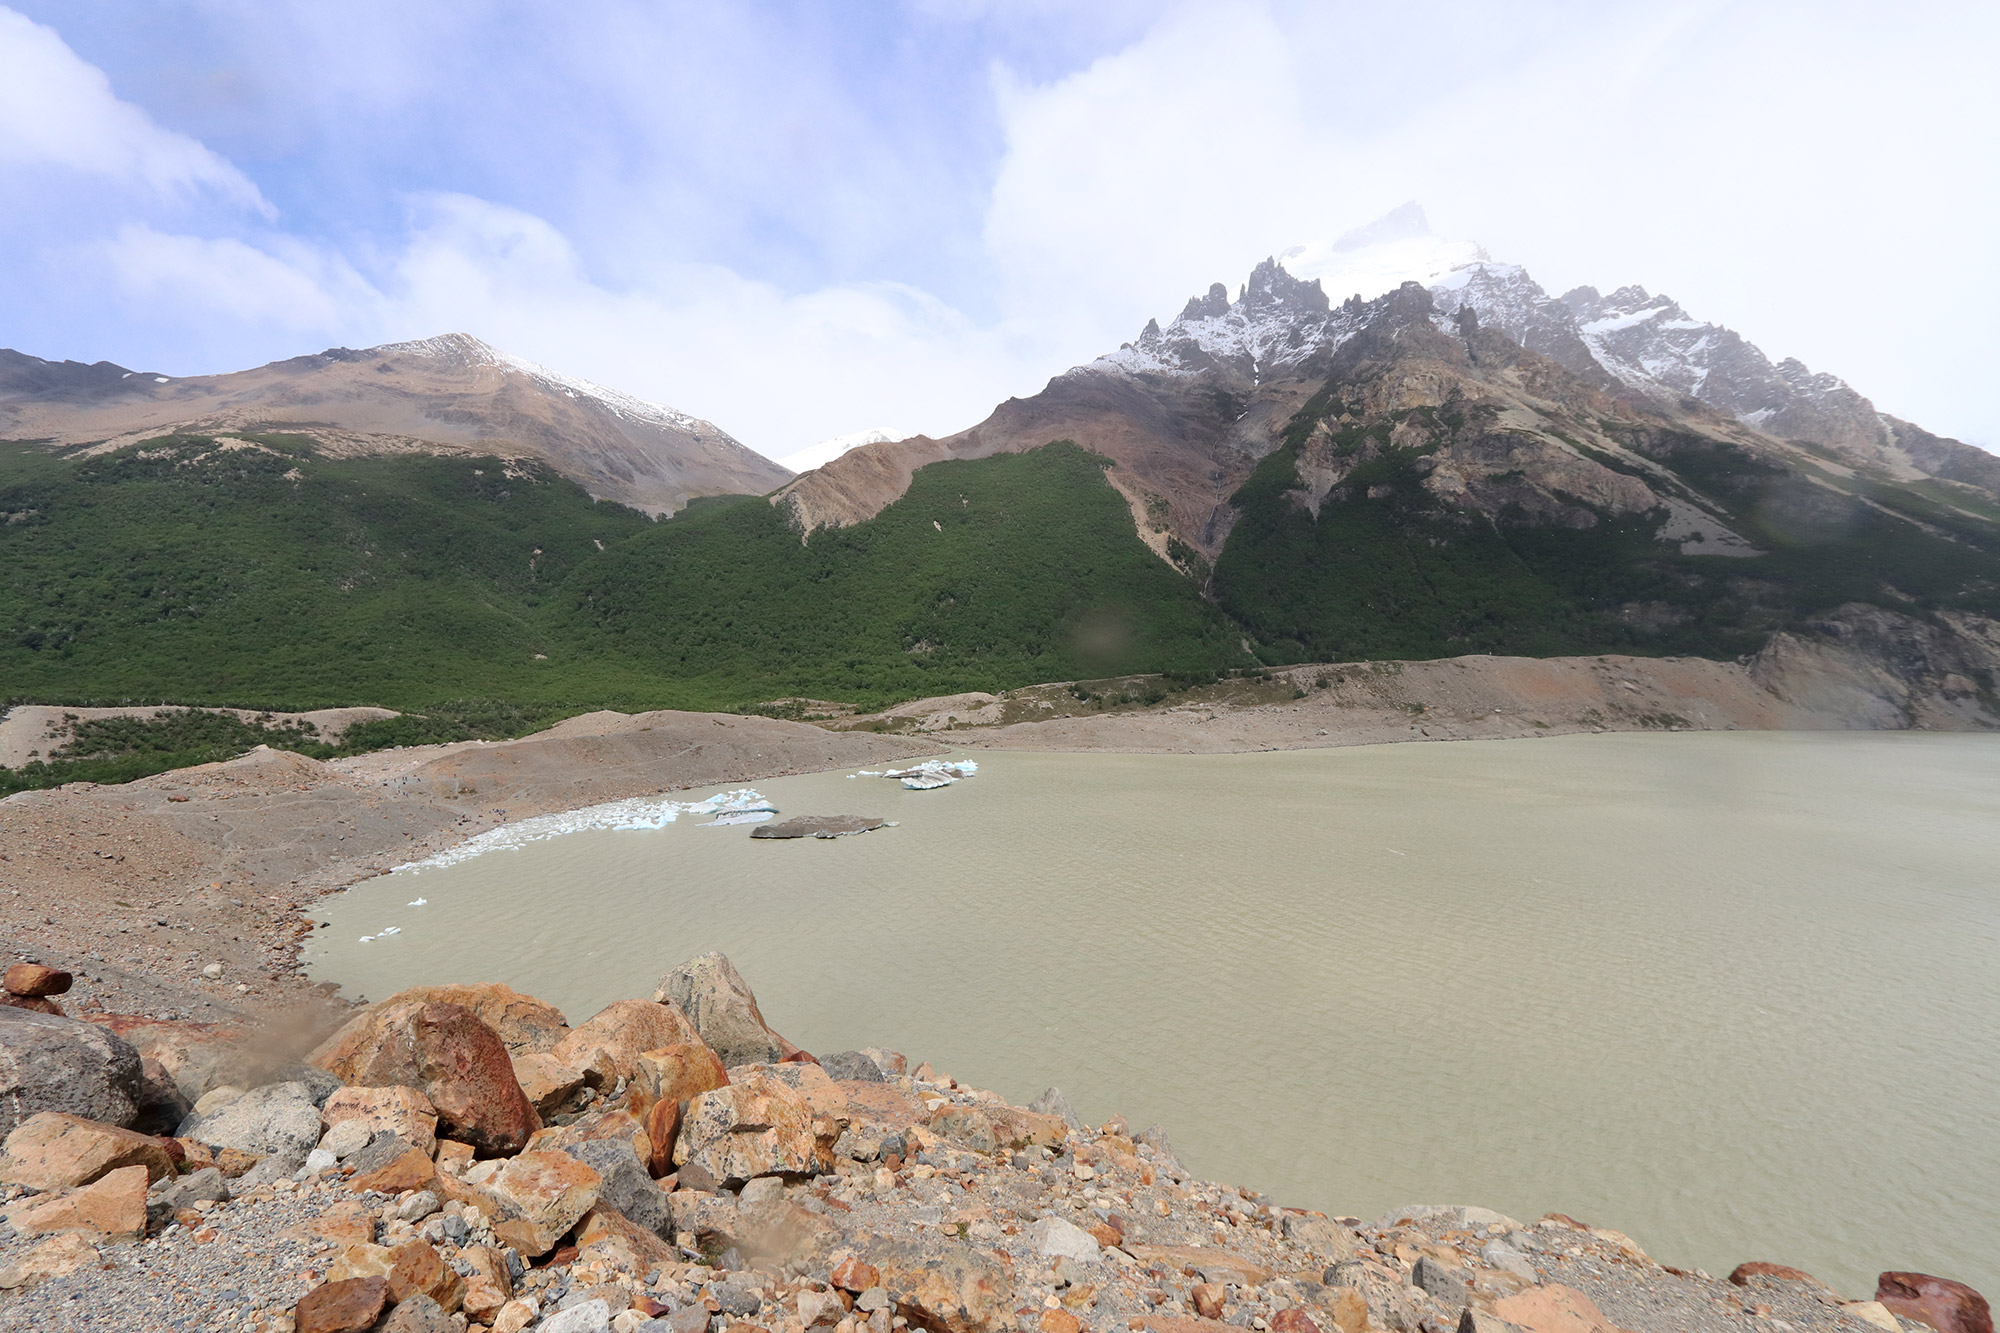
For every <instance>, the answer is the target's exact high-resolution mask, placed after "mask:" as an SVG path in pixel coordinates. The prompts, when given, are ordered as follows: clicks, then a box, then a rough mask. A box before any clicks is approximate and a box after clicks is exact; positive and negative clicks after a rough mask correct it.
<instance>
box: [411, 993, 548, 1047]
mask: <svg viewBox="0 0 2000 1333" xmlns="http://www.w3.org/2000/svg"><path fill="white" fill-rule="evenodd" d="M402 1000H421V1001H427V1002H430V1003H433V1004H455V1005H458V1006H459V1007H461V1008H464V1009H470V1010H471V1011H472V1012H473V1013H475V1014H478V1015H479V1021H480V1022H482V1023H484V1024H486V1026H487V1027H490V1028H492V1029H493V1030H494V1031H495V1032H497V1033H499V1034H500V1040H501V1041H502V1042H503V1043H504V1044H505V1045H506V1047H507V1053H508V1054H509V1055H526V1054H528V1053H529V1052H531V1051H552V1050H554V1049H555V1047H556V1043H558V1042H560V1041H561V1040H562V1039H563V1038H564V1037H567V1036H568V1035H569V1020H567V1019H565V1018H564V1017H563V1014H562V1010H560V1009H558V1008H556V1007H555V1006H554V1005H552V1004H544V1003H543V1002H542V1001H540V1000H538V999H536V998H535V997H534V996H532V995H523V994H521V992H519V991H517V990H514V989H513V988H511V987H508V986H502V985H500V984H499V983H498V982H487V983H485V984H482V985H477V986H412V987H410V989H408V990H405V991H397V992H396V993H395V994H394V995H391V996H390V997H389V998H388V999H387V1000H384V1001H383V1003H384V1004H395V1003H397V1002H398V1001H402Z"/></svg>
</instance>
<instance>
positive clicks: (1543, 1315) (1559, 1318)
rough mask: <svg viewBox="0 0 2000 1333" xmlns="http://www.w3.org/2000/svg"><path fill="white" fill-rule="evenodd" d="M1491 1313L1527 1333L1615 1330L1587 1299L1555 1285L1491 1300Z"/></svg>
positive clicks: (1603, 1331) (1588, 1298) (1573, 1291)
mask: <svg viewBox="0 0 2000 1333" xmlns="http://www.w3.org/2000/svg"><path fill="white" fill-rule="evenodd" d="M1493 1313H1495V1314H1496V1315H1498V1316H1499V1317H1500V1318H1502V1319H1504V1320H1506V1321H1507V1322H1508V1323H1510V1324H1512V1325H1514V1326H1515V1327H1516V1328H1523V1329H1527V1330H1528V1331H1529V1333H1616V1327H1617V1326H1616V1325H1614V1324H1613V1323H1612V1322H1611V1321H1610V1320H1609V1319H1606V1318H1605V1317H1604V1312H1603V1311H1602V1310H1599V1309H1598V1308H1597V1303H1596V1302H1595V1301H1593V1300H1591V1299H1590V1297H1588V1296H1586V1295H1584V1294H1583V1293H1582V1292H1580V1291H1578V1290H1577V1289H1576V1288H1574V1287H1565V1286H1563V1285H1562V1284H1561V1283H1557V1282H1551V1283H1548V1284H1546V1285H1544V1286H1540V1287H1530V1288H1528V1289H1527V1290H1526V1291H1520V1292H1516V1293H1514V1294H1513V1295H1512V1296H1508V1297H1506V1298H1505V1299H1503V1300H1499V1301H1495V1302H1494V1303H1493Z"/></svg>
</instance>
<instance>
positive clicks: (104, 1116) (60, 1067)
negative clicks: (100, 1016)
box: [0, 1008, 142, 1134]
mask: <svg viewBox="0 0 2000 1333" xmlns="http://www.w3.org/2000/svg"><path fill="white" fill-rule="evenodd" d="M141 1078H142V1071H141V1070H140V1067H139V1053H138V1052H137V1051H134V1050H133V1049H132V1047H131V1046H130V1045H128V1044H127V1043H126V1042H124V1041H123V1040H121V1039H120V1038H119V1037H117V1036H116V1035H114V1034H113V1033H110V1032H107V1031H106V1030H105V1029H104V1028H102V1027H99V1026H98V1025H97V1024H95V1023H84V1022H80V1021H78V1020H77V1019H74V1018H61V1017H58V1016H56V1015H54V1014H38V1013H35V1012H32V1011H31V1010H26V1009H7V1008H0V1134H11V1133H12V1132H13V1131H14V1128H15V1126H17V1125H19V1124H20V1123H21V1122H22V1121H23V1120H26V1119H27V1118H28V1117H29V1116H31V1115H34V1114H35V1113H36V1112H38V1111H67V1112H69V1113H70V1114H72V1115H80V1116H83V1117H84V1118H85V1119H88V1120H96V1121H99V1122H101V1123H103V1124H107V1125H120V1126H123V1125H129V1124H131V1123H132V1118H133V1115H134V1113H135V1112H136V1111H137V1109H138V1105H139V1100H140V1082H141Z"/></svg>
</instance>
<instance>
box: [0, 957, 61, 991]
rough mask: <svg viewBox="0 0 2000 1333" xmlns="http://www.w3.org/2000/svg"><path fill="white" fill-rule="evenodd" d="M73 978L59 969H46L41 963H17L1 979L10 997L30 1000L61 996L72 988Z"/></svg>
mask: <svg viewBox="0 0 2000 1333" xmlns="http://www.w3.org/2000/svg"><path fill="white" fill-rule="evenodd" d="M72 980H73V978H72V977H71V976H70V974H69V973H67V972H65V971H63V970H62V969H61V968H59V967H44V966H42V965H41V964H40V963H16V964H14V965H13V966H12V967H10V968H8V969H7V975H6V977H5V978H4V979H0V987H4V988H5V989H6V991H7V993H8V994H9V995H19V996H22V997H24V998H28V999H36V1000H39V999H43V998H46V997H47V996H50V995H61V994H64V993H65V992H67V991H68V990H69V988H70V982H71V981H72Z"/></svg>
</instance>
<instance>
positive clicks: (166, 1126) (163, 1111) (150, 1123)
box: [131, 1055, 194, 1135]
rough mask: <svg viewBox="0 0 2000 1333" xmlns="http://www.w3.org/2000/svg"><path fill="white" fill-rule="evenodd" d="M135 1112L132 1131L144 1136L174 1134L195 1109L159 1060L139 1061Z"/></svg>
mask: <svg viewBox="0 0 2000 1333" xmlns="http://www.w3.org/2000/svg"><path fill="white" fill-rule="evenodd" d="M136 1102H137V1104H136V1105H135V1106H134V1107H133V1108H132V1124H131V1128H133V1129H135V1130H137V1131H139V1132H140V1133H141V1134H153V1135H165V1134H172V1133H173V1132H174V1130H175V1129H176V1128H177V1127H178V1126H179V1125H180V1123H181V1121H183V1120H185V1119H187V1118H188V1112H190V1111H192V1110H193V1109H194V1106H193V1104H192V1103H190V1102H189V1101H188V1099H187V1098H186V1097H184V1096H182V1095H181V1089H180V1085H179V1084H178V1083H176V1082H174V1079H173V1075H171V1074H169V1073H168V1072H167V1071H166V1067H165V1066H163V1065H162V1064H161V1063H160V1062H159V1061H158V1060H155V1059H152V1058H151V1057H149V1056H145V1055H141V1056H140V1057H139V1091H138V1096H137V1098H136Z"/></svg>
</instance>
